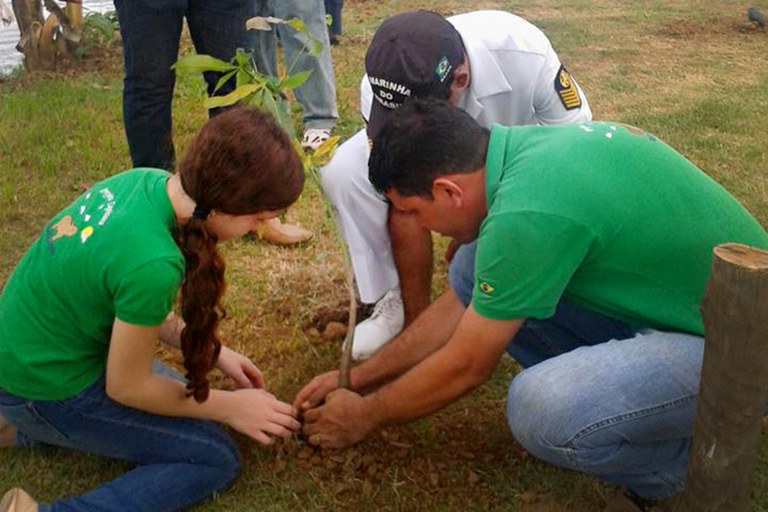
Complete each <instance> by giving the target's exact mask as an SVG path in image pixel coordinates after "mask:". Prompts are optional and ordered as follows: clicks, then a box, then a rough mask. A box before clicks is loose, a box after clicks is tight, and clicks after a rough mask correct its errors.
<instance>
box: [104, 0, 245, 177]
mask: <svg viewBox="0 0 768 512" xmlns="http://www.w3.org/2000/svg"><path fill="white" fill-rule="evenodd" d="M249 1H250V0H115V9H116V11H117V17H118V20H119V22H120V35H121V36H122V40H123V54H124V55H123V58H124V63H125V80H124V84H123V121H124V124H125V134H126V136H127V138H128V149H129V150H130V153H131V160H132V161H133V166H134V167H157V168H160V169H172V168H173V165H174V160H175V151H174V147H173V136H172V133H173V130H172V124H171V103H172V100H173V89H174V85H175V83H176V75H175V73H174V71H173V70H172V69H171V66H172V65H173V64H174V63H175V62H176V60H177V58H178V53H179V39H180V37H181V30H182V26H183V22H184V19H185V18H186V20H187V25H188V27H189V33H190V35H191V36H192V42H193V43H194V45H195V50H196V51H197V53H199V54H207V55H212V56H213V57H216V58H218V59H222V60H225V61H229V60H230V59H232V57H233V56H234V55H235V50H236V49H237V48H238V47H241V48H244V47H245V43H246V40H245V36H246V30H245V20H246V19H247V17H248V15H249V14H250V4H249ZM203 76H204V78H205V81H206V82H207V85H208V94H209V95H210V94H213V90H214V88H215V87H216V83H217V82H218V80H219V78H220V77H221V73H214V72H207V73H204V75H203ZM233 88H234V80H230V81H229V82H228V83H227V84H225V85H224V86H223V87H222V88H221V89H219V91H218V92H217V93H216V94H217V95H221V94H226V93H228V92H230V91H231V90H232V89H233ZM201 108H202V105H201ZM218 111H220V109H214V110H212V111H210V114H211V115H214V114H216V113H217V112H218Z"/></svg>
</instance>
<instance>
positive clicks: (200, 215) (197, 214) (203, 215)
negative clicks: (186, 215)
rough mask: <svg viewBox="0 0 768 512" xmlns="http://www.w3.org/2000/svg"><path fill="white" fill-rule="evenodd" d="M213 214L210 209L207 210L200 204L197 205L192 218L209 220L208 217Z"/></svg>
mask: <svg viewBox="0 0 768 512" xmlns="http://www.w3.org/2000/svg"><path fill="white" fill-rule="evenodd" d="M210 214H211V209H210V208H205V207H203V206H200V205H199V204H196V205H195V211H194V212H192V218H193V219H197V220H205V219H207V218H208V215H210Z"/></svg>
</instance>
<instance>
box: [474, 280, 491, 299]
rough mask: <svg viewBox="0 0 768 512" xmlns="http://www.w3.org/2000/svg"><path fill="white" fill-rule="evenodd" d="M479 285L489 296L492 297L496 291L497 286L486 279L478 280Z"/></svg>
mask: <svg viewBox="0 0 768 512" xmlns="http://www.w3.org/2000/svg"><path fill="white" fill-rule="evenodd" d="M477 287H478V288H480V291H481V292H483V294H484V295H487V296H489V297H492V296H493V294H494V292H495V291H496V287H495V286H494V285H492V284H491V283H489V282H488V281H486V280H484V279H480V280H479V281H478V284H477Z"/></svg>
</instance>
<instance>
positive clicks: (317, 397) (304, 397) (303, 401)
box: [293, 370, 339, 414]
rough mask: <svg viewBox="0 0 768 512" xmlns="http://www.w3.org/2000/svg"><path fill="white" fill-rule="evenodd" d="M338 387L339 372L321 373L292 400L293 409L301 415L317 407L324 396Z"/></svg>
mask: <svg viewBox="0 0 768 512" xmlns="http://www.w3.org/2000/svg"><path fill="white" fill-rule="evenodd" d="M338 387H339V371H338V370H333V371H330V372H327V373H323V374H320V375H318V376H317V377H315V378H314V379H312V380H311V381H310V382H309V384H307V385H306V386H304V388H302V390H301V391H299V393H298V394H297V395H296V398H294V399H293V407H294V408H295V409H296V410H297V411H299V414H301V413H302V412H304V411H307V410H309V409H312V408H313V407H317V406H318V405H320V404H321V403H323V400H325V396H326V395H327V394H328V393H330V392H331V391H333V390H335V389H336V388H338Z"/></svg>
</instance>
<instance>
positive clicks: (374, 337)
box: [352, 288, 405, 361]
mask: <svg viewBox="0 0 768 512" xmlns="http://www.w3.org/2000/svg"><path fill="white" fill-rule="evenodd" d="M404 319H405V315H404V311H403V299H402V297H401V296H400V288H392V289H391V290H389V291H388V292H387V293H385V294H384V296H383V297H382V298H381V299H379V302H377V303H376V306H374V308H373V313H372V314H371V316H370V317H368V318H367V319H366V320H364V321H363V322H360V323H359V324H357V327H355V339H354V342H353V344H352V359H354V360H355V361H364V360H365V359H368V358H369V357H371V356H372V355H373V354H374V353H376V351H377V350H379V349H380V348H381V347H383V346H384V345H386V344H387V343H388V342H389V340H391V339H392V338H394V337H395V336H396V335H397V334H398V333H399V332H400V331H402V330H403V322H404Z"/></svg>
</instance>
